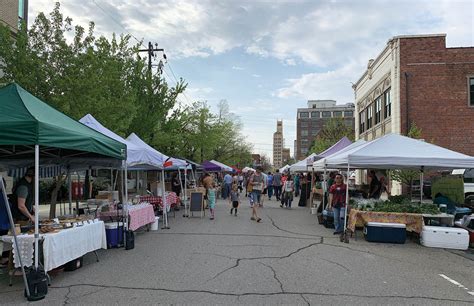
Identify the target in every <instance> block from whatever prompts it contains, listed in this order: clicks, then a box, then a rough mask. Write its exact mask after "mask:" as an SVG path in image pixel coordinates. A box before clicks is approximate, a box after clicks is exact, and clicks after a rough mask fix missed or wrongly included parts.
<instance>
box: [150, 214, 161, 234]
mask: <svg viewBox="0 0 474 306" xmlns="http://www.w3.org/2000/svg"><path fill="white" fill-rule="evenodd" d="M159 228H160V217H158V216H156V217H155V222H154V223H152V224H151V230H152V231H157V230H158V229H159Z"/></svg>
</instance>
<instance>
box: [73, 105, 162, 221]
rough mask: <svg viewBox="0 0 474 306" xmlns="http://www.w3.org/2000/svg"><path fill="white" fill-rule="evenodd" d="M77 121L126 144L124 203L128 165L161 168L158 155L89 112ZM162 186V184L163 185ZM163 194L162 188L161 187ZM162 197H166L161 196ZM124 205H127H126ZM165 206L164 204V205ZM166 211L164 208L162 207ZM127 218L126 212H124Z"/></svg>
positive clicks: (126, 195) (141, 167) (136, 168)
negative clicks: (118, 132) (118, 133)
mask: <svg viewBox="0 0 474 306" xmlns="http://www.w3.org/2000/svg"><path fill="white" fill-rule="evenodd" d="M79 122H81V123H82V124H84V125H86V126H88V127H90V128H91V129H94V130H96V131H97V132H99V133H101V134H104V135H106V136H108V137H110V138H112V139H114V140H116V141H119V142H121V143H123V144H125V145H127V160H126V162H125V163H124V166H123V168H124V172H125V174H124V189H125V192H124V193H125V195H124V203H128V183H127V176H128V175H127V172H128V170H129V167H130V168H131V169H135V170H152V169H161V170H163V161H162V159H161V157H160V156H158V155H157V154H154V153H153V152H151V151H150V150H144V149H143V148H142V147H140V146H137V145H136V144H134V143H133V142H131V141H128V140H126V139H124V138H122V137H120V136H119V135H117V134H115V133H114V132H112V131H111V130H109V129H108V128H106V127H105V126H103V125H102V124H101V123H100V122H99V121H97V119H95V118H94V117H93V116H92V115H91V114H87V115H85V116H84V117H82V118H81V119H80V120H79ZM163 187H164V185H163ZM163 194H164V188H163ZM163 198H164V199H165V198H166V197H163ZM124 207H127V206H126V205H125V206H124ZM164 207H166V205H164ZM164 211H166V209H164ZM125 214H126V216H127V218H128V212H126V213H125ZM164 219H165V223H166V222H167V218H166V213H165V218H164Z"/></svg>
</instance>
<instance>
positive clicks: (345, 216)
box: [344, 163, 350, 243]
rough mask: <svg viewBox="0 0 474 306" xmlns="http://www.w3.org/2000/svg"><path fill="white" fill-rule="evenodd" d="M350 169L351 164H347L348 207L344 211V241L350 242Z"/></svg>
mask: <svg viewBox="0 0 474 306" xmlns="http://www.w3.org/2000/svg"><path fill="white" fill-rule="evenodd" d="M349 170H350V165H349V163H348V164H347V174H346V209H345V211H344V242H346V243H349V236H348V233H347V214H348V212H349Z"/></svg>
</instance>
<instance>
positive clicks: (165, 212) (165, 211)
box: [161, 169, 170, 229]
mask: <svg viewBox="0 0 474 306" xmlns="http://www.w3.org/2000/svg"><path fill="white" fill-rule="evenodd" d="M161 179H162V188H163V198H162V202H163V229H169V228H170V227H169V224H168V204H167V203H166V193H165V192H166V191H165V189H166V188H165V170H164V169H161Z"/></svg>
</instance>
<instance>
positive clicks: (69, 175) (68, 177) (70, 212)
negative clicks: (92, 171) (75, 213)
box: [67, 168, 72, 215]
mask: <svg viewBox="0 0 474 306" xmlns="http://www.w3.org/2000/svg"><path fill="white" fill-rule="evenodd" d="M67 186H68V190H69V192H68V193H69V194H68V200H69V214H70V215H71V214H72V180H71V170H70V169H69V168H68V169H67Z"/></svg>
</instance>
